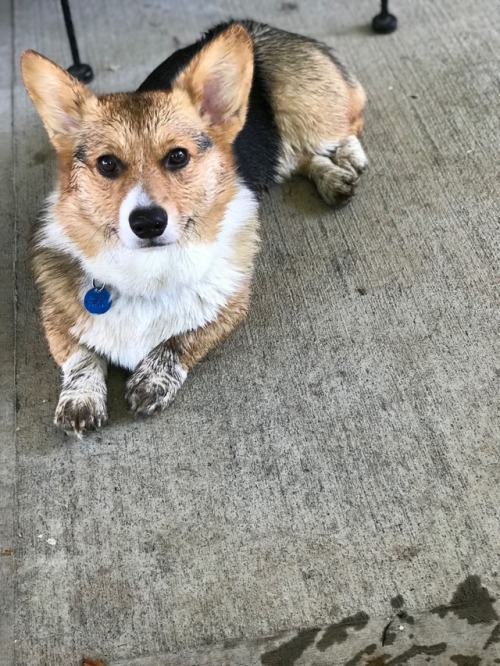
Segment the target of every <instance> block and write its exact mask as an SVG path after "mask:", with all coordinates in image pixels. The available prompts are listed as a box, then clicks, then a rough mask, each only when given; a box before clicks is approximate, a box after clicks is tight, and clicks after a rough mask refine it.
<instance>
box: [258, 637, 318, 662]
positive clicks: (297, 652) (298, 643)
mask: <svg viewBox="0 0 500 666" xmlns="http://www.w3.org/2000/svg"><path fill="white" fill-rule="evenodd" d="M319 632H320V629H303V630H302V631H299V633H298V634H297V636H295V638H292V640H291V641H288V643H284V644H283V645H280V646H279V647H278V648H276V650H271V651H270V652H266V653H265V654H263V655H262V656H261V658H260V661H261V663H262V664H263V665H264V666H293V664H294V663H295V662H296V661H297V659H298V658H299V657H300V656H301V655H302V654H303V653H304V652H305V651H306V650H307V648H308V647H309V646H310V645H312V644H313V643H314V639H315V638H316V636H317V634H318V633H319Z"/></svg>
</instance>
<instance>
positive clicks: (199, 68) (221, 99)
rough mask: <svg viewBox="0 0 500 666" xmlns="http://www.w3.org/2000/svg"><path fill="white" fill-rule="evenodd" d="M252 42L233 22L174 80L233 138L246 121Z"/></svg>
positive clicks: (198, 107) (204, 113) (208, 117)
mask: <svg viewBox="0 0 500 666" xmlns="http://www.w3.org/2000/svg"><path fill="white" fill-rule="evenodd" d="M253 66H254V58H253V44H252V40H251V39H250V35H249V34H248V33H247V31H246V30H245V29H244V28H243V27H242V26H241V25H238V24H233V25H231V26H229V27H228V28H226V29H225V30H223V31H222V32H221V33H220V34H219V35H217V37H215V38H214V39H212V40H211V41H210V42H209V43H208V44H207V45H206V46H204V47H203V48H202V49H201V51H200V52H199V53H198V54H197V55H196V56H195V57H194V58H193V60H191V62H190V63H189V64H188V65H187V67H186V68H185V69H184V70H183V71H182V72H181V73H180V74H179V75H178V76H177V78H176V79H175V80H174V82H173V85H172V88H173V89H174V90H175V89H176V88H177V89H181V90H184V91H185V92H187V94H188V95H189V97H190V99H191V102H192V103H193V105H194V106H195V108H196V109H197V111H198V113H199V114H200V115H201V116H202V117H203V118H206V119H207V120H208V121H209V123H210V125H212V126H214V128H216V127H217V128H219V129H220V130H221V132H222V133H223V134H224V136H226V137H227V139H229V140H230V141H233V140H234V139H235V138H236V135H237V134H238V132H239V131H240V130H241V128H242V127H243V125H244V123H245V118H246V114H247V109H248V99H249V95H250V89H251V86H252V77H253Z"/></svg>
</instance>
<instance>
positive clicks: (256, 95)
mask: <svg viewBox="0 0 500 666" xmlns="http://www.w3.org/2000/svg"><path fill="white" fill-rule="evenodd" d="M234 23H238V24H241V25H242V26H243V27H244V28H245V29H249V30H250V29H251V27H252V25H253V23H252V22H251V21H229V22H228V23H222V24H220V25H217V26H215V27H214V28H212V29H211V30H209V31H208V32H207V33H205V35H204V36H203V37H202V38H201V39H200V40H199V41H197V42H196V43H194V44H191V45H190V46H186V47H185V48H183V49H179V50H178V51H176V52H175V53H173V54H172V55H171V56H170V57H169V58H167V60H165V61H164V62H163V63H162V64H161V65H159V66H158V67H157V68H156V69H155V70H154V71H153V72H152V73H151V74H150V75H149V76H148V77H147V79H146V80H145V81H144V82H143V83H142V84H141V85H140V86H139V88H138V90H137V92H145V91H148V90H162V89H163V90H169V89H171V87H172V83H173V81H174V79H175V78H176V76H177V75H178V74H179V73H180V72H181V71H182V70H183V69H184V68H185V67H186V66H187V65H188V64H189V62H190V61H191V60H192V59H193V57H194V56H195V55H196V54H197V53H199V52H200V51H201V49H202V48H203V47H204V46H205V45H206V44H208V43H209V42H211V41H212V40H213V39H214V38H215V37H217V35H219V34H220V33H221V32H222V31H223V30H225V29H226V28H228V27H229V26H230V25H233V24H234ZM250 34H251V32H250ZM280 149H281V140H280V136H279V132H278V128H277V127H276V122H275V120H274V115H273V111H272V108H271V103H270V100H269V96H268V94H267V92H266V87H265V81H264V78H263V76H262V68H261V66H260V65H259V62H258V60H256V61H255V64H254V75H253V80H252V88H251V90H250V100H249V107H248V113H247V118H246V121H245V124H244V126H243V128H242V130H241V132H240V133H239V134H238V136H237V137H236V140H235V142H234V144H233V152H234V156H235V160H236V165H237V168H238V171H239V174H240V176H241V177H242V178H243V180H244V181H245V183H246V184H247V186H248V187H249V188H250V189H251V190H252V191H253V192H255V193H256V194H260V193H262V192H263V191H265V190H266V189H267V188H268V187H269V186H270V185H271V184H272V183H273V182H275V178H276V171H277V166H278V160H279V156H280Z"/></svg>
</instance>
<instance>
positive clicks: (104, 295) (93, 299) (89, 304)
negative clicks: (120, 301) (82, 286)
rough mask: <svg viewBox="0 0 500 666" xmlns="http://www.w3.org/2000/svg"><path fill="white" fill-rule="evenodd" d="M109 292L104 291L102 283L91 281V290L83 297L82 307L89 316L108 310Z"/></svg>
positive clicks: (110, 302) (110, 303)
mask: <svg viewBox="0 0 500 666" xmlns="http://www.w3.org/2000/svg"><path fill="white" fill-rule="evenodd" d="M112 302H113V300H112V298H111V294H110V292H109V291H108V290H107V289H106V285H105V284H104V282H98V281H97V280H92V289H89V290H88V291H87V293H86V294H85V296H84V297H83V306H84V308H85V309H86V310H87V312H90V314H94V315H100V314H104V313H105V312H107V311H108V310H109V308H110V307H111V305H112Z"/></svg>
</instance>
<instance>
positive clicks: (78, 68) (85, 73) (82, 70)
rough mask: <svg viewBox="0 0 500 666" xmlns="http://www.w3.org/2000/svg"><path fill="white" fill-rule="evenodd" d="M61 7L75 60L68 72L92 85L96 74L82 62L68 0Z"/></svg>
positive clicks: (63, 0)
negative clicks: (91, 82)
mask: <svg viewBox="0 0 500 666" xmlns="http://www.w3.org/2000/svg"><path fill="white" fill-rule="evenodd" d="M61 7H62V10H63V14H64V24H65V25H66V32H67V34H68V39H69V47H70V49H71V56H72V58H73V64H72V65H71V67H68V72H69V73H70V74H71V75H72V76H74V77H75V78H76V79H78V80H79V81H82V82H83V83H90V81H92V79H93V78H94V72H93V71H92V67H91V66H90V65H86V64H85V63H84V62H81V61H80V53H79V52H78V44H77V43H76V37H75V29H74V28H73V21H72V20H71V10H70V8H69V2H68V0H61Z"/></svg>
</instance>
